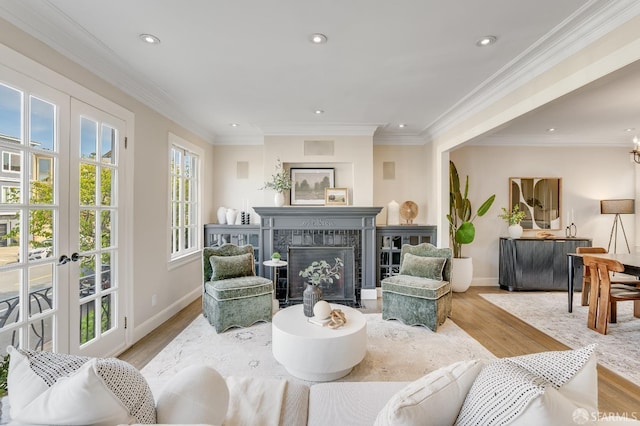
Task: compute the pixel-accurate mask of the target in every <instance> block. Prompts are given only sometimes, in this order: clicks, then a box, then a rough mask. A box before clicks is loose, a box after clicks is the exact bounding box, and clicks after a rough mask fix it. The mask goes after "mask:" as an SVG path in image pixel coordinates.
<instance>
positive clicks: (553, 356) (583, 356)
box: [456, 345, 598, 425]
mask: <svg viewBox="0 0 640 426" xmlns="http://www.w3.org/2000/svg"><path fill="white" fill-rule="evenodd" d="M594 350H595V345H590V346H587V347H584V348H581V349H577V350H572V351H557V352H542V353H537V354H531V355H524V356H519V357H513V358H503V359H499V360H496V361H493V362H491V363H490V364H489V365H487V366H486V367H485V368H484V369H483V370H482V371H481V372H480V374H479V375H478V377H477V378H476V380H475V382H474V383H473V386H472V387H471V390H470V391H469V393H468V394H467V397H466V399H465V401H464V404H463V406H462V409H461V410H460V414H459V415H458V419H457V422H456V424H457V425H478V424H486V425H504V424H514V425H518V424H521V425H529V424H531V425H533V424H536V425H538V424H539V425H543V424H573V416H574V415H575V413H576V410H578V409H580V410H581V411H580V412H584V413H586V414H587V416H589V418H597V406H598V386H597V373H596V366H597V363H596V359H595V353H594ZM593 416H595V417H593Z"/></svg>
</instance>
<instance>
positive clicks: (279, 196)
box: [273, 192, 284, 207]
mask: <svg viewBox="0 0 640 426" xmlns="http://www.w3.org/2000/svg"><path fill="white" fill-rule="evenodd" d="M273 202H274V203H275V205H276V207H282V206H284V194H283V193H282V192H276V196H275V198H274V199H273Z"/></svg>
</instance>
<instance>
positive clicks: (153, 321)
mask: <svg viewBox="0 0 640 426" xmlns="http://www.w3.org/2000/svg"><path fill="white" fill-rule="evenodd" d="M201 295H202V289H201V288H200V287H198V288H196V289H195V290H193V291H192V292H190V293H188V294H186V295H185V296H183V297H182V298H180V299H178V300H176V301H175V302H174V303H172V304H171V305H169V306H167V307H166V308H164V309H163V310H162V311H160V312H158V313H157V314H156V315H154V316H152V317H151V318H149V319H148V320H146V321H145V322H143V323H142V324H140V325H138V326H134V328H133V331H132V333H131V338H132V341H131V345H133V344H134V343H135V342H137V341H138V340H140V339H142V338H143V337H144V336H146V335H147V334H149V333H151V332H152V331H153V330H155V329H156V328H158V327H159V326H160V325H161V324H162V323H164V322H165V321H167V320H168V319H169V318H171V317H172V316H174V315H175V314H177V313H178V312H180V311H181V310H183V309H184V308H186V307H187V306H189V304H191V302H193V301H194V300H196V299H197V298H198V297H200V296H201ZM131 345H129V346H131Z"/></svg>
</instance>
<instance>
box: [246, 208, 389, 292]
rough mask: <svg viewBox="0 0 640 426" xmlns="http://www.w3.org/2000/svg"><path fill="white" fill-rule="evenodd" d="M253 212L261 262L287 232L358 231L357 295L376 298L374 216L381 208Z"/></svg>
mask: <svg viewBox="0 0 640 426" xmlns="http://www.w3.org/2000/svg"><path fill="white" fill-rule="evenodd" d="M253 210H254V211H255V212H256V213H257V214H258V215H259V216H260V236H261V238H260V240H261V241H260V244H261V250H260V254H261V256H262V259H261V261H262V260H266V259H269V258H270V257H271V253H272V252H273V251H274V247H276V246H277V244H279V242H278V241H277V240H278V239H279V238H280V237H281V234H283V233H286V232H292V233H296V232H305V231H313V230H318V231H322V232H328V233H329V235H330V234H331V231H335V232H336V235H337V233H340V232H343V231H344V232H347V233H348V232H353V233H355V232H357V234H356V235H358V245H359V251H360V256H359V259H358V261H359V269H360V271H359V274H358V273H356V275H357V276H358V279H359V282H357V283H356V286H357V292H358V293H359V295H360V296H361V298H363V299H375V298H376V215H377V214H378V213H380V210H382V207H361V206H340V207H334V206H331V207H325V206H285V207H254V208H253ZM350 237H353V234H350ZM313 245H316V246H317V243H315V242H314V243H313ZM320 245H322V244H320ZM266 272H269V271H266ZM357 272H358V271H357ZM285 285H286V284H285ZM278 298H279V299H280V298H281V296H278Z"/></svg>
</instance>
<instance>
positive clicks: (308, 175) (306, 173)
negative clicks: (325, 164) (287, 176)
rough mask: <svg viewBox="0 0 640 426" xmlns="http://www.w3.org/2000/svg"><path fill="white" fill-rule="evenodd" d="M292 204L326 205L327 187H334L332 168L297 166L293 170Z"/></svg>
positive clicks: (333, 171)
mask: <svg viewBox="0 0 640 426" xmlns="http://www.w3.org/2000/svg"><path fill="white" fill-rule="evenodd" d="M290 172H291V181H292V182H291V191H290V192H291V205H292V206H301V205H302V206H304V205H311V206H313V205H320V206H322V205H324V203H325V198H324V192H325V188H333V185H334V178H335V170H334V169H332V168H295V167H292V168H291V170H290Z"/></svg>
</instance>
